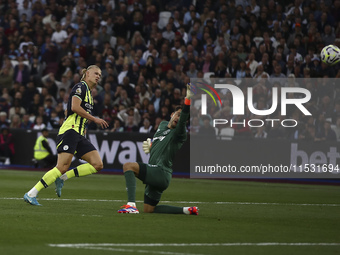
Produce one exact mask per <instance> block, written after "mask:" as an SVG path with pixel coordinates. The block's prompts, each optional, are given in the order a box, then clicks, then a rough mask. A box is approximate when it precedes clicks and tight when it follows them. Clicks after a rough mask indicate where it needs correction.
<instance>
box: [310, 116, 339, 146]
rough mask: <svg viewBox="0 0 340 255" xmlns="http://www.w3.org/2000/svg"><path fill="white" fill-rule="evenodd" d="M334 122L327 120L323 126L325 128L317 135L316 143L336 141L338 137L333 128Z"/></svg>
mask: <svg viewBox="0 0 340 255" xmlns="http://www.w3.org/2000/svg"><path fill="white" fill-rule="evenodd" d="M331 124H332V122H331V121H330V120H326V121H325V122H324V124H323V128H322V129H321V130H320V131H319V132H318V133H317V134H316V137H315V141H333V142H334V141H336V140H337V137H336V134H335V132H334V131H333V130H332V128H331Z"/></svg>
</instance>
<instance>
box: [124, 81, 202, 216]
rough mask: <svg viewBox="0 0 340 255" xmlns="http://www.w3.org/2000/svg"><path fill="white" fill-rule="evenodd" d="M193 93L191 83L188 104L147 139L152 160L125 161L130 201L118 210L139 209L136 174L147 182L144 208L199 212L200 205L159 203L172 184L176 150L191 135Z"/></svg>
mask: <svg viewBox="0 0 340 255" xmlns="http://www.w3.org/2000/svg"><path fill="white" fill-rule="evenodd" d="M192 95H193V92H192V90H191V85H190V84H188V85H187V94H186V98H185V102H184V104H185V105H184V107H183V108H182V107H181V106H178V107H176V109H175V111H174V112H173V113H172V114H171V119H170V121H162V122H161V124H160V125H159V128H158V130H157V132H156V133H155V135H154V137H153V143H152V146H151V139H150V138H149V139H147V141H144V142H143V150H144V151H145V153H150V159H149V163H148V164H144V163H140V162H134V163H125V164H124V165H123V171H124V176H125V181H126V189H127V195H128V203H127V204H126V205H123V206H122V207H121V208H122V209H120V210H118V213H139V211H138V209H137V207H136V200H135V197H136V177H137V178H138V179H140V180H141V181H142V182H143V183H144V184H146V186H145V192H144V212H146V213H169V214H193V215H197V214H198V208H197V207H196V206H193V207H177V206H170V205H158V203H159V201H160V199H161V196H162V193H163V191H164V190H166V189H167V188H168V186H169V184H170V181H171V177H172V168H171V167H172V161H173V158H174V156H175V154H176V152H177V151H178V150H179V149H180V148H181V146H182V145H183V143H184V142H185V140H186V138H187V133H186V122H187V120H188V118H189V110H190V98H191V96H192Z"/></svg>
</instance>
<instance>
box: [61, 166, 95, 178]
mask: <svg viewBox="0 0 340 255" xmlns="http://www.w3.org/2000/svg"><path fill="white" fill-rule="evenodd" d="M95 173H97V170H96V169H95V168H94V167H93V166H92V165H91V164H90V163H86V164H82V165H80V166H77V167H76V168H73V169H71V170H68V171H67V172H66V173H65V175H66V177H67V178H65V176H63V177H62V178H61V179H62V180H64V181H66V180H67V179H70V178H73V177H82V176H86V175H90V174H95Z"/></svg>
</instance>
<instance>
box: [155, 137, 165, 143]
mask: <svg viewBox="0 0 340 255" xmlns="http://www.w3.org/2000/svg"><path fill="white" fill-rule="evenodd" d="M164 138H165V136H158V137H155V138H153V142H154V141H156V140H160V141H163V139H164Z"/></svg>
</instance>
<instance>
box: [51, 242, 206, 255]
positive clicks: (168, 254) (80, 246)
mask: <svg viewBox="0 0 340 255" xmlns="http://www.w3.org/2000/svg"><path fill="white" fill-rule="evenodd" d="M49 246H50V247H59V248H77V249H88V250H104V251H119V252H131V253H147V254H162V255H190V254H195V255H204V254H197V253H179V252H170V251H151V250H139V249H138V250H135V249H124V248H111V247H107V246H108V245H104V246H103V247H100V246H101V245H98V244H93V245H90V244H75V245H73V244H72V245H70V244H49ZM111 246H112V245H111ZM113 246H114V245H113ZM125 246H127V247H129V246H131V245H129V244H125Z"/></svg>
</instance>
